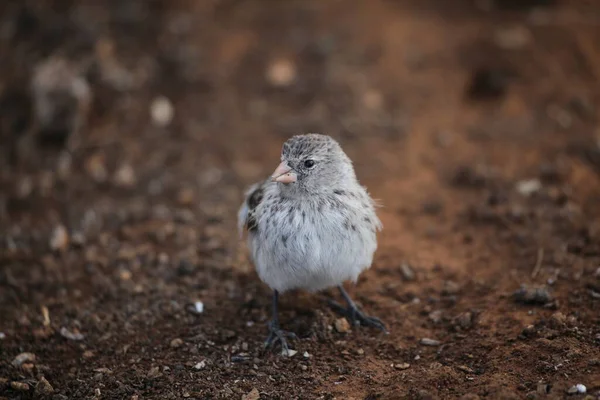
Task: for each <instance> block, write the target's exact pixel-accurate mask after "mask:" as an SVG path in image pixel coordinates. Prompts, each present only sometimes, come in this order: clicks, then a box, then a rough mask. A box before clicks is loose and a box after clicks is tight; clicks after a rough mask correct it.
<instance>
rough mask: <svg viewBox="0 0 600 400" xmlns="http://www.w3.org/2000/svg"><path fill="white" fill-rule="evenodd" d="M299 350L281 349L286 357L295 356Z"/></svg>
mask: <svg viewBox="0 0 600 400" xmlns="http://www.w3.org/2000/svg"><path fill="white" fill-rule="evenodd" d="M296 354H298V352H297V351H296V350H293V349H288V350H287V351H285V350H281V355H282V356H284V357H294V356H295V355H296Z"/></svg>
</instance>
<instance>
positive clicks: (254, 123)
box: [0, 0, 600, 399]
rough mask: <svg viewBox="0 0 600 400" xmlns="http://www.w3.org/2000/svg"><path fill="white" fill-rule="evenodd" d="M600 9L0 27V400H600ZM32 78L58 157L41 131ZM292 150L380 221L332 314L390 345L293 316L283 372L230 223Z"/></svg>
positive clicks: (311, 9)
mask: <svg viewBox="0 0 600 400" xmlns="http://www.w3.org/2000/svg"><path fill="white" fill-rule="evenodd" d="M594 3H595V2H592V1H579V2H567V1H541V0H538V1H531V0H530V1H507V0H505V1H501V0H496V1H493V0H490V1H466V0H457V1H452V2H446V1H441V0H437V1H434V0H425V1H417V0H414V1H390V0H387V1H384V0H381V1H375V0H373V1H369V2H366V1H358V0H347V1H334V0H330V1H320V2H317V1H300V0H298V1H285V2H284V1H280V2H276V1H272V2H260V1H234V0H210V1H209V0H207V1H183V0H177V1H166V0H157V1H142V0H131V1H127V2H121V1H107V2H105V4H104V5H103V6H94V5H93V4H95V3H93V2H76V1H65V0H61V1H58V0H56V1H47V2H38V1H34V0H32V1H22V2H4V3H3V4H2V5H0V10H1V12H0V19H1V21H2V23H1V24H0V26H1V30H0V59H2V60H4V62H2V63H0V104H1V107H0V140H1V141H2V148H1V155H0V163H1V165H0V170H1V175H0V178H1V181H0V185H1V186H0V188H1V192H0V235H1V239H2V240H1V243H0V316H1V318H0V332H1V334H0V337H1V339H0V397H1V398H3V399H4V398H6V399H28V398H52V399H180V398H187V399H230V398H234V399H235V398H237V399H240V398H244V399H257V398H259V397H260V398H261V399H288V398H297V399H334V398H336V399H396V398H406V399H419V398H421V399H433V398H440V399H452V398H463V399H477V398H490V399H513V398H514V399H521V398H523V399H525V398H527V399H546V398H548V399H562V398H566V397H569V398H575V399H576V398H580V399H581V398H587V399H597V398H600V129H599V127H598V117H599V115H600V97H599V93H600V91H599V89H600V46H598V43H600V30H599V29H598V21H600V6H599V5H598V4H594ZM50 56H56V57H59V58H63V59H65V60H70V61H71V62H72V63H73V64H74V65H76V67H77V68H78V72H74V73H73V74H72V77H71V78H68V76H67V78H61V79H59V80H58V81H59V82H62V84H64V83H65V82H75V81H77V82H79V83H77V84H76V86H77V85H80V86H81V84H83V85H84V88H85V82H87V83H88V85H89V91H90V93H91V95H90V97H89V100H90V101H91V102H90V107H89V112H88V113H86V112H85V111H84V108H85V107H84V104H83V101H82V100H81V99H85V98H86V97H85V95H81V97H80V100H79V102H77V101H75V102H74V103H72V105H71V106H70V108H68V107H67V108H66V110H67V111H65V113H64V114H61V115H62V117H61V118H63V121H64V118H69V117H73V116H79V117H80V119H81V121H83V125H82V126H81V128H80V129H78V130H77V131H75V132H72V129H71V128H69V127H68V126H67V127H65V125H64V124H62V125H60V126H58V127H55V128H48V127H45V125H44V123H43V121H42V120H41V115H40V111H39V110H38V111H36V110H37V109H36V108H35V106H34V97H36V98H38V100H39V96H41V94H40V92H38V93H37V94H35V93H34V94H32V92H31V91H30V89H29V87H30V84H31V81H32V75H33V74H34V66H36V65H39V64H40V63H42V62H44V60H46V59H47V58H48V57H50ZM268 71H271V72H268ZM69 79H71V80H69ZM77 79H79V80H77ZM44 82H45V81H44ZM82 82H83V83H82ZM42 83H43V82H42ZM42 86H43V85H42ZM80 86H78V87H80ZM42 91H43V90H42ZM78 93H81V91H80V92H78ZM158 96H165V97H166V98H167V99H169V100H168V101H167V103H166V105H165V104H163V110H162V114H161V112H160V111H161V110H158V111H156V113H157V114H159V115H157V116H155V117H156V118H158V119H160V118H163V119H164V120H165V121H166V122H169V118H170V115H169V107H168V106H169V101H170V103H171V105H172V107H173V110H174V114H173V119H172V121H170V123H168V124H166V125H163V126H161V125H157V124H156V123H153V119H152V118H151V114H150V112H149V109H150V108H151V104H152V103H153V101H154V99H156V98H157V97H158ZM159 103H160V102H159ZM159 103H155V105H156V104H159ZM50 104H51V106H52V107H55V106H56V104H57V103H56V101H52V102H51V103H50ZM159 105H160V104H159ZM159 108H160V107H159ZM59 119H60V118H59ZM311 131H317V132H325V133H328V134H330V135H332V136H334V137H335V138H337V139H339V140H340V142H341V143H342V145H343V147H344V148H345V149H346V150H347V152H348V154H349V155H350V156H351V157H352V158H353V160H354V161H355V166H356V170H357V173H358V175H359V177H360V179H361V181H362V182H363V183H364V184H365V185H367V186H368V187H369V190H370V192H371V193H372V194H373V196H374V197H376V198H377V199H379V201H380V202H381V203H382V205H383V207H382V208H381V209H380V216H381V219H382V220H383V223H384V226H385V228H384V231H383V232H382V233H381V235H380V247H379V250H378V252H377V254H376V257H375V261H374V265H373V267H372V269H370V270H369V271H368V272H367V273H365V274H364V275H363V276H362V277H361V279H360V281H359V282H358V284H357V285H356V286H354V287H352V288H351V293H352V295H353V296H355V298H356V299H357V300H358V301H359V302H360V304H361V305H362V306H363V307H364V309H365V310H367V311H368V312H369V313H371V314H373V315H377V316H379V317H381V318H382V319H383V320H384V321H385V322H386V323H387V324H388V326H389V328H390V331H391V333H390V334H389V335H387V336H386V335H382V334H380V333H378V332H375V331H370V330H366V329H352V330H351V331H348V332H338V330H336V329H335V328H334V327H335V325H336V324H335V323H336V320H337V316H336V315H334V314H333V313H332V312H331V311H330V310H329V309H328V308H327V306H326V305H325V302H324V301H323V299H324V297H325V296H324V295H325V294H322V295H309V294H306V293H302V292H299V293H291V294H286V295H285V296H284V297H283V298H282V314H281V318H282V323H283V324H284V326H285V327H286V328H287V329H290V330H293V331H296V332H297V333H298V334H299V336H300V339H299V340H298V341H296V342H294V343H293V346H294V348H295V349H296V350H297V351H298V353H297V354H296V355H295V356H294V357H292V358H282V357H281V356H280V355H278V354H277V353H276V352H263V351H262V347H261V346H262V341H263V340H264V338H265V335H266V326H265V324H266V321H267V319H268V318H269V303H270V299H269V295H270V293H269V290H268V288H266V287H265V286H264V285H263V284H262V283H261V282H260V281H259V280H258V278H257V277H256V275H255V273H254V270H253V267H252V265H251V264H250V263H249V261H248V259H247V257H246V252H245V248H244V244H243V242H242V241H240V240H239V238H238V235H237V231H236V221H235V213H236V211H237V208H238V206H239V204H240V201H241V199H242V195H243V191H244V189H245V188H246V187H247V186H248V185H249V184H251V183H252V182H254V181H256V180H258V179H262V178H263V177H265V176H266V175H267V174H268V173H270V172H271V171H272V169H273V168H274V167H275V165H276V164H277V160H278V158H279V150H280V146H281V144H282V142H283V141H284V140H285V139H286V138H287V137H289V136H290V135H292V134H296V133H302V132H311ZM49 132H50V133H53V134H54V135H53V137H52V138H50V139H51V140H36V139H40V138H46V139H48V137H49V136H50V134H49ZM69 132H70V136H69V140H68V141H67V146H68V147H69V148H70V149H71V150H72V157H71V165H70V166H69V165H67V164H68V163H67V162H66V161H68V160H69V158H68V156H66V155H65V154H68V153H66V152H65V151H64V150H62V148H63V147H62V146H64V144H63V143H61V140H62V139H64V138H65V136H67V134H68V133H69ZM58 226H64V227H66V229H67V232H63V234H61V231H60V228H59V229H58V230H56V229H57V227H58ZM53 232H54V233H53ZM67 239H70V240H68V241H67ZM52 246H53V247H54V249H52ZM411 271H412V272H413V273H414V276H411ZM522 285H526V288H525V289H524V290H525V292H526V293H525V294H523V293H521V294H520V295H515V292H517V291H518V290H519V289H520V287H521V286H522ZM536 289H537V290H536ZM330 294H331V295H335V292H334V291H332V292H331V293H330ZM195 301H202V302H203V304H204V311H203V312H202V313H201V314H197V313H193V312H191V311H192V310H193V303H194V302H195ZM81 335H82V336H81ZM422 339H431V340H432V341H433V342H432V341H431V340H430V341H427V340H426V341H424V342H423V341H422ZM427 344H429V345H427ZM24 352H29V353H33V354H34V355H35V359H34V360H33V359H28V360H27V359H26V360H22V359H21V360H20V361H18V360H17V361H18V362H13V361H14V360H15V357H17V356H18V355H19V354H21V353H24ZM305 352H307V353H308V357H305V356H304V353H305ZM22 357H26V356H22ZM577 384H582V385H585V387H586V393H585V394H583V393H574V394H569V393H568V391H569V390H570V389H571V388H573V386H574V385H577ZM50 386H51V388H50ZM571 390H573V391H575V390H576V388H574V389H571ZM586 396H587V397H586Z"/></svg>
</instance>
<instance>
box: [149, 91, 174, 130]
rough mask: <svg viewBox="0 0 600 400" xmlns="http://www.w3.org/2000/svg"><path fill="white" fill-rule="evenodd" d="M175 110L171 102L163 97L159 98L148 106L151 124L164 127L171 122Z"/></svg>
mask: <svg viewBox="0 0 600 400" xmlns="http://www.w3.org/2000/svg"><path fill="white" fill-rule="evenodd" d="M174 114H175V109H174V107H173V103H171V100H169V99H168V98H166V97H164V96H159V97H157V98H155V99H154V100H153V101H152V104H151V105H150V116H151V117H152V122H154V124H155V125H157V126H160V127H165V126H167V125H169V124H170V123H171V121H172V120H173V115H174Z"/></svg>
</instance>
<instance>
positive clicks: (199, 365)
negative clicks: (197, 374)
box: [194, 360, 206, 370]
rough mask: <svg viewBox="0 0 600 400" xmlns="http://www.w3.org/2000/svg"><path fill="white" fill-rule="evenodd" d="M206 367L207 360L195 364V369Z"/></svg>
mask: <svg viewBox="0 0 600 400" xmlns="http://www.w3.org/2000/svg"><path fill="white" fill-rule="evenodd" d="M205 367H206V361H204V360H202V361H200V362H199V363H198V364H196V365H194V369H197V370H201V369H204V368H205Z"/></svg>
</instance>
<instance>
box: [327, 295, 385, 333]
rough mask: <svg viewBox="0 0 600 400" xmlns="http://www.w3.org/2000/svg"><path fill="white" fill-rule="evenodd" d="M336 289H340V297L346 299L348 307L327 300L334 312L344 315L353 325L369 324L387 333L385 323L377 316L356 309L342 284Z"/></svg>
mask: <svg viewBox="0 0 600 400" xmlns="http://www.w3.org/2000/svg"><path fill="white" fill-rule="evenodd" d="M338 289H339V290H340V293H341V294H342V297H344V300H346V303H347V304H348V307H347V308H344V307H342V306H341V305H339V304H338V303H336V302H335V301H333V300H329V306H330V307H331V308H332V309H333V310H334V311H335V312H337V313H338V314H340V315H342V316H344V317H346V319H348V321H349V322H350V323H351V324H353V325H362V326H370V327H372V328H377V329H379V330H382V331H383V332H385V333H388V331H387V329H386V327H385V324H384V323H383V322H381V320H380V319H379V318H376V317H370V316H368V315H365V314H364V313H363V312H362V311H360V310H359V309H358V307H357V306H356V304H355V303H354V301H352V299H351V298H350V296H349V295H348V293H347V292H346V290H345V289H344V287H343V286H342V285H339V286H338Z"/></svg>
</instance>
